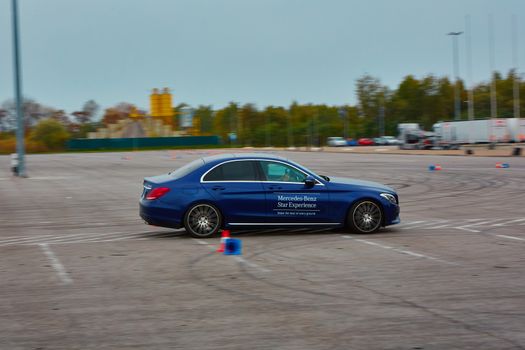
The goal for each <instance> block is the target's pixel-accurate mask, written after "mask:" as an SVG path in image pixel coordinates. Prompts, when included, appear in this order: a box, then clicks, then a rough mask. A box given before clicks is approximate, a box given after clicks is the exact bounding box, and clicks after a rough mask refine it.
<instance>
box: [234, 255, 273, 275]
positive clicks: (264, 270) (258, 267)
mask: <svg viewBox="0 0 525 350" xmlns="http://www.w3.org/2000/svg"><path fill="white" fill-rule="evenodd" d="M232 256H233V258H234V259H235V260H237V261H238V262H239V263H240V264H244V265H246V266H249V267H251V268H253V269H256V270H259V271H261V272H270V270H268V269H265V268H263V267H260V266H259V265H257V264H254V263H252V262H250V261H248V260H246V259H244V258H243V257H240V256H238V255H232Z"/></svg>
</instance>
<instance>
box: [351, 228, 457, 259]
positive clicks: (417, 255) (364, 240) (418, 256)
mask: <svg viewBox="0 0 525 350" xmlns="http://www.w3.org/2000/svg"><path fill="white" fill-rule="evenodd" d="M342 237H343V238H348V239H352V240H354V241H356V242H360V243H364V244H368V245H372V246H376V247H379V248H383V249H388V250H392V251H394V252H397V253H401V254H405V255H410V256H413V257H416V258H422V259H427V260H432V261H438V262H441V263H444V264H448V265H459V264H458V263H455V262H450V261H446V260H443V259H439V258H436V257H433V256H430V255H425V254H421V253H416V252H412V251H410V250H406V249H399V248H395V247H391V246H388V245H385V244H381V243H377V242H373V241H368V240H366V239H360V238H354V237H352V236H347V235H343V236H342Z"/></svg>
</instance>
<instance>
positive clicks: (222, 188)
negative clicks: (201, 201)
mask: <svg viewBox="0 0 525 350" xmlns="http://www.w3.org/2000/svg"><path fill="white" fill-rule="evenodd" d="M211 189H212V190H214V191H223V190H225V189H226V187H223V186H213V187H212V188H211Z"/></svg>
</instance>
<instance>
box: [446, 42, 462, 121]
mask: <svg viewBox="0 0 525 350" xmlns="http://www.w3.org/2000/svg"><path fill="white" fill-rule="evenodd" d="M461 34H463V32H450V33H448V34H447V35H451V36H452V50H453V52H452V58H453V61H454V76H455V79H456V81H455V84H454V120H459V119H460V117H461V104H460V101H459V62H458V61H459V54H458V36H459V35H461Z"/></svg>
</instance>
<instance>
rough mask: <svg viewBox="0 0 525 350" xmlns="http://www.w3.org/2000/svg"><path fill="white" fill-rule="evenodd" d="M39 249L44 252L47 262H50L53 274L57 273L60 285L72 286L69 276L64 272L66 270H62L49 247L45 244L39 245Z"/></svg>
mask: <svg viewBox="0 0 525 350" xmlns="http://www.w3.org/2000/svg"><path fill="white" fill-rule="evenodd" d="M39 246H40V248H42V250H43V251H44V254H45V255H46V256H47V258H48V259H49V261H50V262H51V266H53V268H54V269H55V272H56V273H57V275H58V277H59V278H60V280H61V281H62V284H73V280H72V279H71V278H70V277H69V275H68V274H67V272H66V269H65V268H64V265H62V264H61V263H60V260H58V258H57V256H56V255H55V253H53V251H52V250H51V248H49V245H48V244H46V243H40V244H39Z"/></svg>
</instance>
